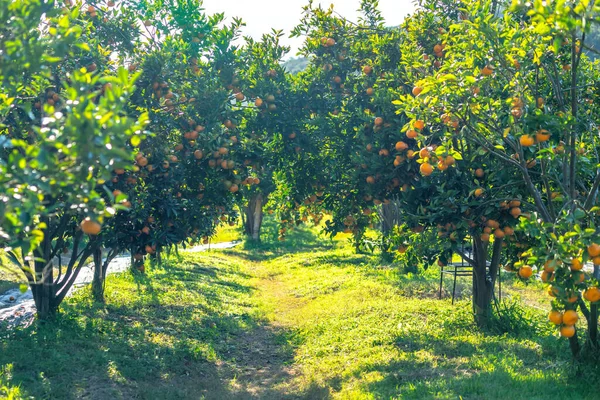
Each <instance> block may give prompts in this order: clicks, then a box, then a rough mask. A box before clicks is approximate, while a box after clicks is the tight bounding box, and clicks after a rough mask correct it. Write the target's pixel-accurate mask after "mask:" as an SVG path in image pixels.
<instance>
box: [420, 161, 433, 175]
mask: <svg viewBox="0 0 600 400" xmlns="http://www.w3.org/2000/svg"><path fill="white" fill-rule="evenodd" d="M419 171H421V174H422V175H423V176H429V175H431V174H432V172H433V167H432V166H431V164H429V163H426V162H425V163H423V164H421V166H420V167H419Z"/></svg>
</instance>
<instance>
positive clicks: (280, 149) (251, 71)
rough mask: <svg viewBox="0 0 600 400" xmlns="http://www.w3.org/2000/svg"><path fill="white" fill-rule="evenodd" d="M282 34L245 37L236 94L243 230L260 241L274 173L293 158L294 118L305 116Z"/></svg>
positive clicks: (295, 132) (294, 140)
mask: <svg viewBox="0 0 600 400" xmlns="http://www.w3.org/2000/svg"><path fill="white" fill-rule="evenodd" d="M281 36H282V33H281V32H273V33H271V34H267V35H264V36H263V37H262V39H261V40H260V41H255V40H253V39H252V38H246V44H245V45H244V46H243V47H242V48H241V49H240V50H239V52H238V53H237V56H238V59H237V62H238V65H239V80H240V82H239V86H240V89H237V90H238V94H236V98H237V99H238V100H239V101H240V102H241V105H240V107H241V108H242V109H243V110H244V113H243V118H242V124H241V127H240V128H241V129H240V135H239V138H238V140H239V141H240V147H241V149H240V152H238V153H236V156H237V157H238V159H237V162H238V166H239V169H240V175H241V177H243V180H242V181H241V185H240V188H239V190H240V193H241V196H240V198H239V199H240V207H241V209H242V210H243V213H242V218H243V222H244V232H245V234H246V235H247V236H248V238H249V239H251V240H255V241H260V231H261V226H262V222H263V213H264V208H265V206H266V204H267V202H268V201H269V196H270V195H271V193H273V191H274V190H275V189H276V183H275V173H276V172H277V171H279V170H280V169H281V168H282V167H283V166H284V165H287V162H286V160H288V159H289V158H290V157H293V156H292V154H294V153H295V152H296V150H297V148H294V147H293V143H298V140H300V131H299V129H298V128H299V127H298V124H297V122H296V121H298V120H301V115H302V105H299V104H298V101H297V100H298V97H297V96H296V94H295V93H294V90H293V79H292V76H291V75H289V74H287V73H286V71H285V70H284V68H283V67H282V65H281V61H282V59H283V57H284V56H285V54H286V53H287V52H288V51H289V48H286V47H284V46H282V45H281V44H280V43H279V40H280V38H281Z"/></svg>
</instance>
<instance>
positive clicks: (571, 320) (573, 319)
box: [563, 310, 579, 325]
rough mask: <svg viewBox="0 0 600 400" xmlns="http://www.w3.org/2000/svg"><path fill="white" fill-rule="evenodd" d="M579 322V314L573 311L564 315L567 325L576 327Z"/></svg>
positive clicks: (564, 322) (568, 311)
mask: <svg viewBox="0 0 600 400" xmlns="http://www.w3.org/2000/svg"><path fill="white" fill-rule="evenodd" d="M578 320H579V316H578V315H577V312H575V311H573V310H567V311H565V313H564V314H563V324H565V325H575V324H576V323H577V321H578Z"/></svg>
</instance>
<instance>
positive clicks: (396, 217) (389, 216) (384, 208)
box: [379, 202, 400, 236]
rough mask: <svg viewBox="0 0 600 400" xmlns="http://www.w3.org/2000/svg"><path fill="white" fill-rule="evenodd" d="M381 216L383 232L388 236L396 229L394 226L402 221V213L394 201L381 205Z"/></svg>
mask: <svg viewBox="0 0 600 400" xmlns="http://www.w3.org/2000/svg"><path fill="white" fill-rule="evenodd" d="M379 217H380V219H381V233H382V234H383V235H384V236H388V235H389V234H390V233H391V232H392V231H393V230H394V227H395V226H396V225H398V224H399V223H400V213H399V212H398V207H397V205H396V204H395V203H393V202H390V203H388V204H382V205H381V209H380V210H379Z"/></svg>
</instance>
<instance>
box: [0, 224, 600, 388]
mask: <svg viewBox="0 0 600 400" xmlns="http://www.w3.org/2000/svg"><path fill="white" fill-rule="evenodd" d="M267 231H268V227H267ZM267 233H268V232H267ZM147 271H148V270H147ZM438 279H439V275H438V271H436V270H435V269H430V270H428V271H426V272H425V273H424V274H421V275H416V276H413V275H404V274H400V273H398V271H397V270H396V269H395V268H393V267H387V266H381V265H380V264H379V262H378V260H377V258H376V257H373V256H369V255H357V254H354V253H353V252H352V251H351V249H350V248H349V247H348V246H347V244H346V243H345V242H344V241H336V242H331V241H328V240H323V239H319V238H317V237H315V234H314V232H312V231H309V230H299V231H296V232H295V233H293V234H291V235H290V237H289V238H288V240H286V242H283V243H278V242H273V241H267V242H266V243H264V244H262V245H259V246H257V245H252V246H248V248H243V247H242V246H240V247H238V248H236V249H231V250H225V251H212V252H209V253H197V254H186V255H185V256H184V257H183V258H182V259H181V260H175V259H171V260H169V262H168V263H166V265H164V266H163V267H161V268H157V269H151V270H149V271H148V272H147V276H140V275H137V276H133V275H131V274H129V273H125V274H121V275H118V276H110V277H109V278H108V283H107V296H106V297H107V304H106V306H100V305H97V304H93V303H92V302H91V301H90V300H89V296H87V293H85V292H80V293H78V294H76V295H75V296H74V297H72V298H70V299H68V300H67V303H66V304H65V306H64V307H63V312H62V313H61V314H60V315H59V316H58V317H57V320H56V321H55V322H54V323H52V324H45V325H43V324H36V325H34V326H32V327H30V328H26V329H20V330H17V331H14V332H4V333H2V334H1V335H2V336H1V338H0V366H1V368H2V369H0V371H2V372H0V388H2V387H3V385H4V388H5V389H4V390H5V391H7V390H12V391H13V392H14V393H13V397H14V398H27V397H28V396H31V397H33V398H36V399H37V398H40V399H43V398H47V399H75V398H82V397H86V398H92V399H106V398H110V399H113V398H114V399H119V398H142V399H202V398H206V399H252V398H256V399H330V398H331V399H413V398H414V399H423V398H440V399H446V398H448V399H457V398H463V399H482V398H485V399H504V398H513V399H555V398H569V399H593V398H596V396H597V394H596V393H597V390H598V389H599V388H600V387H599V384H598V381H599V380H598V375H597V374H596V372H593V371H587V370H584V371H579V372H580V373H579V374H577V373H576V372H577V371H575V369H576V367H575V366H574V365H573V364H572V363H571V361H570V357H569V354H568V346H567V343H566V342H565V341H564V340H558V339H557V338H556V337H555V336H554V332H553V330H552V329H550V328H549V327H548V326H547V324H546V323H545V322H544V321H543V320H544V314H545V313H544V312H543V311H541V310H537V309H535V308H532V307H529V306H527V307H525V308H524V310H525V314H524V315H525V316H526V317H527V318H529V319H530V320H528V323H527V324H524V325H525V326H524V327H523V328H522V329H521V330H520V331H519V333H518V334H496V335H492V334H489V333H488V334H484V333H482V332H480V331H479V330H477V329H476V327H475V326H474V325H473V322H472V316H471V315H470V305H469V303H468V301H467V300H465V299H464V298H465V297H466V296H468V291H467V289H466V287H467V286H468V285H467V284H466V282H460V285H462V286H464V287H463V288H462V291H461V299H459V301H458V302H457V303H456V304H455V305H454V306H452V305H451V304H450V301H449V299H448V298H447V293H446V294H445V298H444V299H442V300H438V299H437V298H436V296H437V288H438ZM505 286H506V288H505V289H506V290H507V291H508V292H511V291H512V292H511V293H514V294H519V293H521V292H526V291H527V290H529V289H524V288H523V287H522V284H520V283H518V282H515V281H511V280H510V279H507V280H506V284H505ZM535 290H537V289H535ZM515 315H516V314H515ZM519 315H521V314H519ZM0 390H1V389H0ZM4 395H5V396H7V395H6V394H4ZM0 397H2V392H1V391H0Z"/></svg>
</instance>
